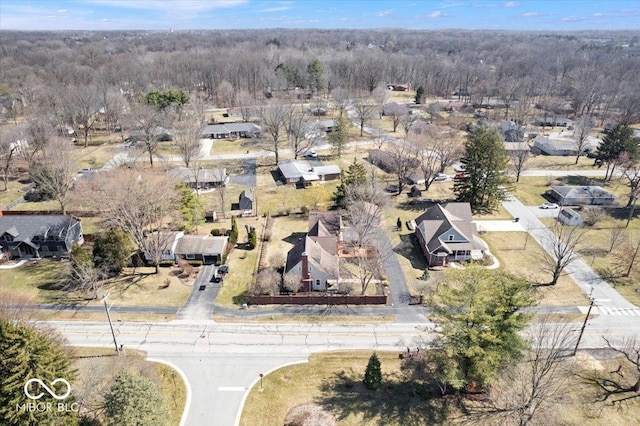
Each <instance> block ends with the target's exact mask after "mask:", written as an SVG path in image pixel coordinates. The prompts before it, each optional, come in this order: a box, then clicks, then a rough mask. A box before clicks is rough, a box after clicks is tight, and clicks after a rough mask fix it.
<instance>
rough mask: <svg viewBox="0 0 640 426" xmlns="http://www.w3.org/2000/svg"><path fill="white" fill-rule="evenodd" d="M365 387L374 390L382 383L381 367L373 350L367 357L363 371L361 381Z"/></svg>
mask: <svg viewBox="0 0 640 426" xmlns="http://www.w3.org/2000/svg"><path fill="white" fill-rule="evenodd" d="M362 382H363V383H364V385H365V386H366V387H367V389H371V390H376V389H378V388H380V385H381V384H382V369H381V368H380V359H378V355H376V353H375V352H374V353H373V354H372V355H371V356H370V357H369V362H368V363H367V369H366V370H365V372H364V380H363V381H362Z"/></svg>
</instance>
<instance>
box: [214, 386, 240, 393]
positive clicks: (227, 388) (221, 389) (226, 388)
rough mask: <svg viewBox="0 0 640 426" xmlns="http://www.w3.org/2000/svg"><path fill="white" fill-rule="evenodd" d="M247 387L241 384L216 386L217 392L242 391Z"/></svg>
mask: <svg viewBox="0 0 640 426" xmlns="http://www.w3.org/2000/svg"><path fill="white" fill-rule="evenodd" d="M246 390H247V388H245V387H242V386H220V387H218V391H219V392H244V391H246Z"/></svg>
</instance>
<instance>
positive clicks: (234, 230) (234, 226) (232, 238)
mask: <svg viewBox="0 0 640 426" xmlns="http://www.w3.org/2000/svg"><path fill="white" fill-rule="evenodd" d="M237 241H238V222H236V217H235V216H231V230H230V231H229V242H230V243H231V244H235V243H236V242H237Z"/></svg>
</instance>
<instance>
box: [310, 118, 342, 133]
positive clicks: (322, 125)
mask: <svg viewBox="0 0 640 426" xmlns="http://www.w3.org/2000/svg"><path fill="white" fill-rule="evenodd" d="M337 125H338V122H337V121H336V120H318V121H314V122H312V123H310V127H312V128H313V129H314V130H317V131H318V132H325V133H329V132H332V131H334V130H335V128H336V126H337Z"/></svg>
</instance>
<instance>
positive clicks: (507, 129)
mask: <svg viewBox="0 0 640 426" xmlns="http://www.w3.org/2000/svg"><path fill="white" fill-rule="evenodd" d="M499 129H500V134H501V135H502V138H503V139H504V140H505V142H519V141H521V140H522V139H523V138H524V131H523V130H522V126H520V125H519V124H517V123H516V122H514V121H507V120H503V121H502V122H500V128H499Z"/></svg>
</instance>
